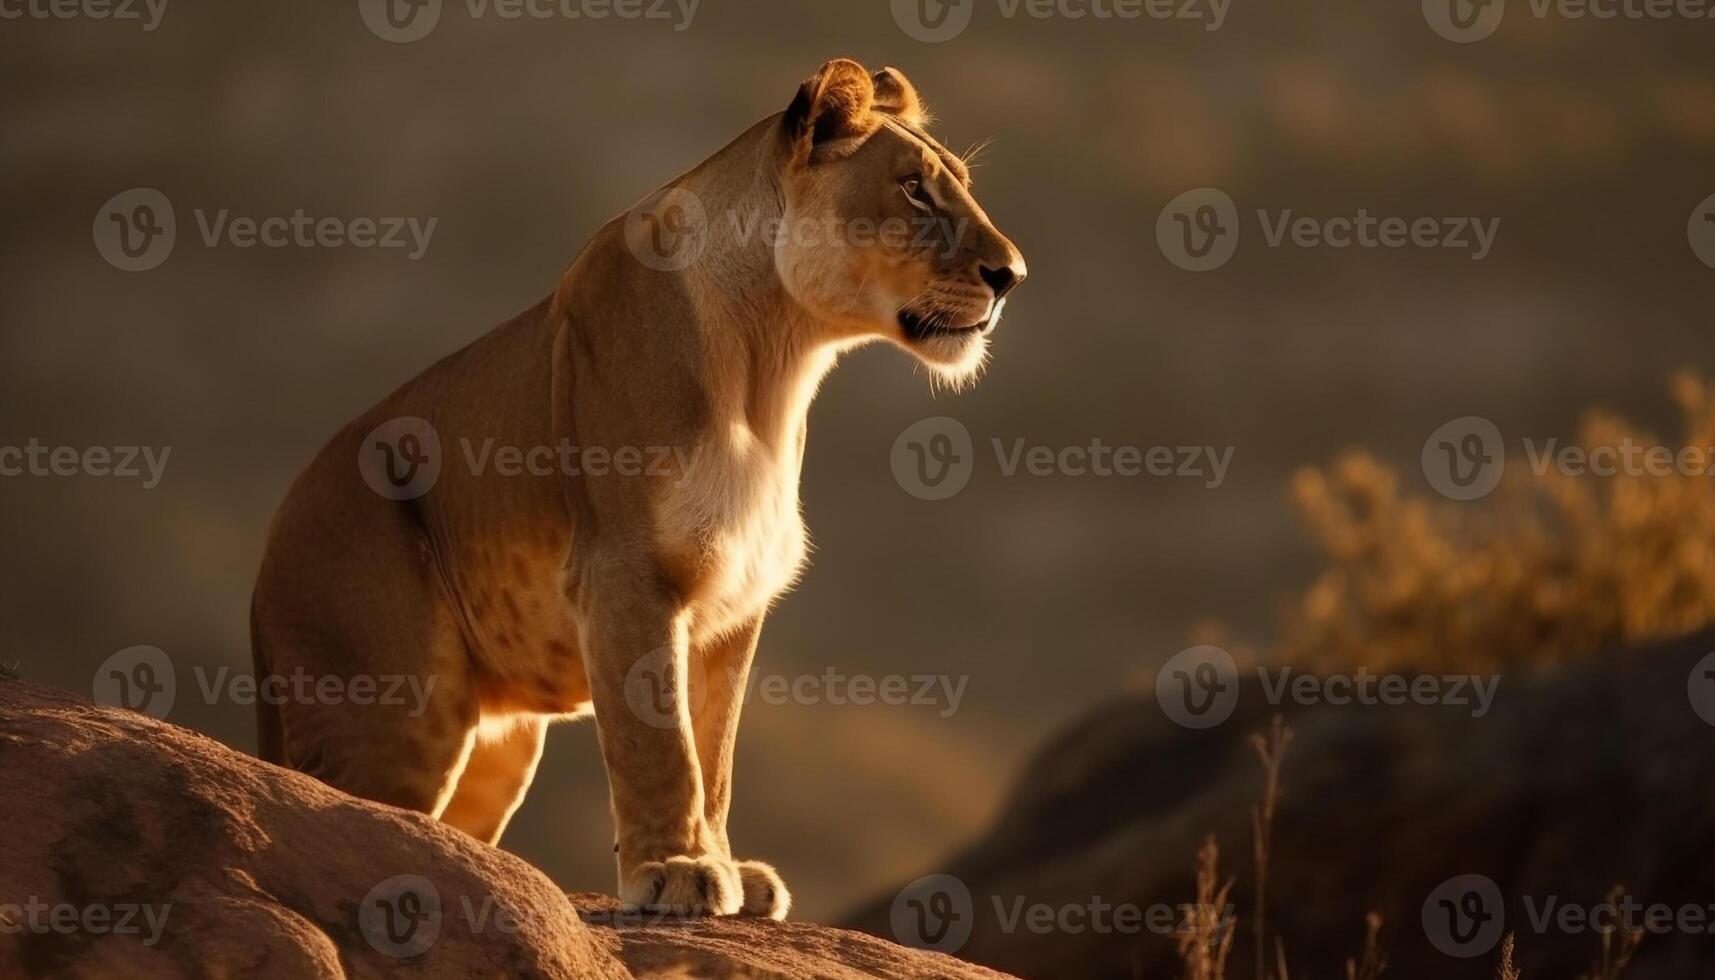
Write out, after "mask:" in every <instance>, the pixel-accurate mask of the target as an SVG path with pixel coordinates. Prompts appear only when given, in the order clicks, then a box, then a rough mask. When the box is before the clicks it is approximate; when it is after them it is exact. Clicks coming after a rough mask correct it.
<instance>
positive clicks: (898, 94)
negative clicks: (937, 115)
mask: <svg viewBox="0 0 1715 980" xmlns="http://www.w3.org/2000/svg"><path fill="white" fill-rule="evenodd" d="M871 81H872V82H873V83H874V85H875V107H876V108H877V109H879V110H880V111H882V112H885V113H888V114H890V115H894V116H897V117H899V120H900V121H901V122H903V123H905V124H906V125H908V126H911V127H913V128H916V129H922V128H923V124H924V122H925V121H926V119H927V117H928V115H929V113H928V110H927V109H925V108H924V107H923V100H922V99H921V98H920V97H919V96H918V95H917V86H915V85H912V84H911V79H909V78H906V77H905V73H904V72H902V71H900V70H899V69H897V68H895V67H893V66H892V65H889V66H887V67H886V68H883V69H882V70H880V71H878V72H876V73H875V77H874V78H873V79H871Z"/></svg>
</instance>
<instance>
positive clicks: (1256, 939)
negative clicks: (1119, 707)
mask: <svg viewBox="0 0 1715 980" xmlns="http://www.w3.org/2000/svg"><path fill="white" fill-rule="evenodd" d="M1291 741H1292V729H1290V728H1288V727H1286V723H1285V721H1284V720H1283V719H1282V718H1281V717H1280V716H1279V715H1276V716H1275V717H1274V719H1273V721H1272V722H1271V723H1270V725H1269V730H1268V733H1267V734H1266V735H1265V734H1256V735H1252V736H1251V744H1252V746H1254V747H1255V748H1256V753H1257V758H1258V760H1260V761H1261V763H1262V769H1263V791H1262V800H1261V802H1259V803H1257V804H1256V805H1253V806H1252V807H1251V857H1252V860H1253V861H1254V868H1253V873H1254V875H1255V882H1256V893H1255V897H1254V901H1255V903H1256V908H1255V909H1254V910H1253V911H1252V913H1251V937H1252V945H1253V946H1254V947H1255V950H1254V952H1255V958H1256V962H1255V967H1254V969H1255V973H1254V974H1253V977H1254V978H1255V980H1292V974H1291V971H1290V969H1289V968H1288V967H1287V962H1286V944H1285V943H1284V942H1282V941H1281V939H1280V937H1278V936H1275V937H1272V938H1273V941H1272V943H1271V942H1270V938H1271V937H1270V931H1269V927H1268V867H1269V861H1270V858H1271V856H1272V854H1273V849H1274V813H1275V808H1276V806H1277V804H1278V803H1279V801H1280V796H1281V782H1280V773H1281V763H1282V761H1283V759H1284V758H1285V756H1286V746H1287V745H1288V744H1290V743H1291ZM1220 853H1221V852H1220V848H1219V846H1218V845H1217V844H1216V843H1215V838H1213V837H1207V838H1204V840H1203V846H1202V847H1201V848H1200V849H1199V850H1198V851H1197V903H1196V905H1195V906H1194V907H1193V909H1192V912H1191V914H1190V915H1189V916H1187V922H1186V928H1185V929H1184V930H1183V931H1181V932H1180V934H1179V959H1180V962H1181V963H1183V964H1184V968H1185V972H1184V978H1185V980H1226V976H1227V972H1226V970H1227V958H1228V954H1229V953H1230V952H1231V951H1232V945H1233V934H1234V932H1235V931H1236V929H1237V925H1238V920H1237V917H1236V916H1234V915H1231V914H1229V913H1228V911H1227V896H1228V894H1229V893H1230V892H1231V891H1232V887H1233V882H1232V880H1231V879H1228V880H1227V882H1226V883H1225V884H1223V885H1220V886H1219V887H1217V886H1216V884H1215V883H1216V882H1217V881H1219V880H1220V873H1219V864H1220ZM1364 923H1365V933H1364V948H1363V952H1362V953H1361V954H1360V955H1359V957H1358V958H1357V959H1355V960H1347V961H1346V978H1347V980H1379V978H1380V977H1381V975H1382V971H1383V970H1385V969H1386V968H1387V959H1386V957H1384V956H1383V955H1382V950H1381V925H1382V919H1381V916H1380V915H1379V914H1378V913H1375V912H1371V913H1370V914H1369V915H1368V916H1366V917H1365V919H1364ZM1271 951H1272V953H1273V954H1274V955H1273V963H1270V962H1269V959H1270V957H1269V953H1270V952H1271Z"/></svg>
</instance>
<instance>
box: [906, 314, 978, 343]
mask: <svg viewBox="0 0 1715 980" xmlns="http://www.w3.org/2000/svg"><path fill="white" fill-rule="evenodd" d="M999 312H1000V311H999V310H998V309H996V310H994V311H993V312H991V313H990V314H989V315H988V317H987V318H986V319H983V320H979V321H977V322H976V323H967V324H965V325H963V326H954V325H952V324H948V323H943V322H941V321H939V320H932V319H929V318H927V317H924V316H921V315H919V314H917V313H913V312H911V311H910V310H900V311H899V325H900V326H901V327H903V328H905V336H907V337H910V338H911V339H912V340H925V339H927V338H929V337H935V336H948V335H953V334H963V333H987V332H988V331H989V330H990V329H992V328H993V327H994V324H995V320H997V319H998V316H997V314H998V313H999Z"/></svg>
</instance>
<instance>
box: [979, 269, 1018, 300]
mask: <svg viewBox="0 0 1715 980" xmlns="http://www.w3.org/2000/svg"><path fill="white" fill-rule="evenodd" d="M977 275H979V276H982V277H983V282H986V283H988V287H989V288H990V289H992V290H994V298H995V299H996V300H997V301H998V300H1000V299H1001V298H1002V297H1004V296H1006V294H1007V293H1010V292H1012V289H1013V287H1014V286H1017V285H1018V284H1019V283H1021V282H1023V281H1024V273H1023V272H1022V271H1019V270H1015V269H1014V268H1013V267H1012V266H1010V265H1003V266H1001V267H1000V268H998V269H991V268H989V267H988V266H986V265H983V266H978V267H977Z"/></svg>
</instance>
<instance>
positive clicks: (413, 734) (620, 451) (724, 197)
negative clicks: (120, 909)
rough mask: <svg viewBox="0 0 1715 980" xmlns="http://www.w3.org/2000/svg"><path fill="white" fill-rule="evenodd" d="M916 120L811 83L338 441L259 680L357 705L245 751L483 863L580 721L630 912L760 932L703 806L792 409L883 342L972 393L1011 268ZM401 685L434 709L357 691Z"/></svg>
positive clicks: (774, 573)
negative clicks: (418, 689)
mask: <svg viewBox="0 0 1715 980" xmlns="http://www.w3.org/2000/svg"><path fill="white" fill-rule="evenodd" d="M924 119H925V117H924V110H923V107H922V104H921V102H920V101H919V99H918V96H917V93H916V91H915V90H914V89H913V87H912V85H911V83H910V82H908V81H907V80H906V79H905V76H904V75H902V74H901V73H899V72H898V71H895V70H894V69H891V68H884V69H882V70H881V71H880V72H877V73H875V74H873V75H872V74H870V72H869V71H867V70H866V69H865V68H864V67H863V66H861V65H859V64H857V63H856V62H853V61H847V60H836V61H830V62H828V63H827V64H826V65H824V66H823V67H822V69H821V70H820V71H819V72H817V73H816V75H815V76H814V77H812V78H811V79H809V80H808V81H806V82H805V83H804V84H803V85H802V87H800V88H799V90H798V93H797V97H796V98H794V99H793V100H792V102H791V105H790V107H789V108H787V109H786V111H785V112H783V113H777V114H775V115H773V116H770V117H769V118H767V119H764V120H763V121H762V122H760V123H758V124H756V125H755V126H752V127H751V128H750V129H749V130H748V131H746V132H745V133H744V134H743V135H741V136H740V137H738V139H736V140H734V141H733V142H732V143H731V144H729V145H728V146H727V147H726V148H725V149H723V150H721V151H720V152H718V153H716V154H715V155H714V156H713V157H711V158H710V159H709V160H707V161H706V162H704V163H703V164H702V165H701V166H699V167H697V168H696V169H694V170H692V171H690V172H689V173H687V174H685V175H684V176H682V177H680V178H678V179H677V180H674V181H672V182H671V183H670V184H669V185H668V186H667V188H664V189H663V191H661V192H657V193H656V194H655V195H652V196H651V197H649V198H646V199H645V200H644V202H643V203H642V204H640V205H638V206H637V207H636V208H634V209H633V211H632V212H631V213H630V214H629V215H628V216H627V217H622V218H616V219H614V220H613V221H610V222H609V223H608V224H607V225H605V226H604V227H603V228H602V229H601V230H600V231H598V232H597V233H596V234H595V237H594V238H593V239H591V240H590V242H589V244H588V245H587V246H586V247H585V248H584V249H583V251H582V253H581V254H580V255H579V256H578V257H577V259H576V260H575V261H573V262H572V264H571V267H570V269H569V270H568V271H567V272H566V273H565V275H564V277H563V278H562V279H561V280H560V282H559V285H558V286H557V288H556V289H555V290H554V292H553V295H551V296H549V297H548V298H547V299H544V300H543V301H541V302H540V303H537V304H536V305H535V306H534V307H532V308H530V309H529V310H527V311H525V312H524V313H522V314H520V315H519V316H517V317H515V318H514V319H512V320H511V321H510V322H507V323H505V324H503V325H501V326H500V327H498V328H497V329H495V330H494V331H492V332H491V333H489V334H487V335H486V336H484V337H482V338H481V339H479V340H477V341H476V342H475V343H473V344H471V345H470V346H468V347H466V348H465V349H463V350H461V351H459V352H458V353H455V354H453V355H451V356H450V357H447V358H445V359H443V360H442V361H440V362H439V363H438V364H435V365H434V366H433V367H431V368H429V369H428V370H427V371H425V372H424V373H423V374H421V375H419V376H418V377H416V378H415V379H413V380H412V381H410V382H408V383H407V384H406V385H405V386H404V387H402V388H400V389H399V390H398V391H396V392H394V393H393V394H391V395H389V396H388V397H387V398H385V399H384V400H382V402H381V403H380V404H378V405H376V406H375V407H374V408H373V409H371V410H370V411H369V412H367V413H365V414H364V415H362V416H361V417H359V418H358V419H356V420H355V421H353V422H352V423H350V424H349V425H347V426H346V427H345V428H344V429H342V430H341V431H340V432H339V434H338V435H336V436H335V437H334V438H333V441H332V442H330V443H329V444H328V445H327V447H326V448H324V449H323V450H322V451H321V453H320V454H319V455H318V456H317V457H316V459H315V460H314V462H312V463H311V464H310V465H309V467H308V468H307V469H306V470H305V471H304V472H303V474H302V475H300V476H299V477H298V479H297V481H296V482H295V483H294V484H293V486H292V488H291V491H290V492H289V493H288V495H287V497H286V500H285V503H284V504H282V505H281V507H280V510H279V512H278V514H277V515H276V516H275V518H274V522H273V525H272V527H271V529H270V532H269V538H268V545H267V552H266V556H265V557H264V559H263V562H262V568H261V572H260V575H259V576H258V579H257V583H256V591H255V596H254V599H253V601H252V607H251V632H252V652H253V656H254V659H255V668H256V673H257V676H258V677H265V676H270V675H284V676H288V677H299V676H306V675H307V676H309V677H314V678H324V677H333V678H338V679H341V680H343V682H344V684H345V686H344V687H342V690H346V691H349V692H351V696H350V697H342V698H316V697H305V698H301V699H286V700H287V701H289V702H290V703H284V704H280V705H278V706H271V705H260V706H259V708H260V710H259V721H260V729H261V731H260V745H261V754H262V755H263V757H264V758H266V759H269V760H271V761H274V762H278V763H281V764H283V765H287V766H292V767H294V768H297V769H301V770H303V771H304V772H307V773H310V774H312V775H314V776H316V777H318V778H320V779H322V780H324V781H326V782H327V783H329V784H331V785H333V786H335V787H337V788H339V789H342V790H345V791H347V792H350V793H353V794H356V795H358V796H362V797H367V798H369V799H372V800H379V801H382V802H385V803H391V804H394V805H397V806H401V807H408V808H410V809H414V810H420V811H422V812H424V813H429V814H433V815H435V816H437V817H439V818H440V819H442V820H444V821H446V822H447V823H449V824H451V825H453V826H454V827H457V828H459V829H461V830H464V831H466V832H468V833H469V834H471V835H472V836H474V837H477V838H480V839H481V840H484V841H487V842H490V843H494V842H496V841H498V840H499V838H500V835H501V831H502V830H503V829H504V828H505V826H506V822H507V820H508V819H509V818H510V817H511V815H512V813H513V811H514V810H515V809H516V808H517V806H518V804H519V802H520V800H521V799H522V797H523V794H524V791H525V789H526V788H527V787H528V786H529V783H530V780H531V777H532V776H533V774H534V772H535V769H536V764H537V761H538V759H539V758H540V756H541V752H542V741H543V734H544V731H545V729H546V728H547V724H548V722H549V721H551V720H554V719H556V718H566V717H574V716H579V715H582V714H586V713H589V712H590V711H592V710H593V711H594V714H595V719H596V727H597V730H598V732H599V736H600V741H601V749H602V754H603V757H604V759H605V761H606V765H607V772H608V780H609V783H610V785H611V787H612V806H613V815H614V823H615V826H616V829H617V833H618V842H617V846H616V847H615V851H616V853H617V854H618V865H619V895H620V898H621V899H622V901H623V902H624V903H626V905H627V906H629V907H635V908H644V909H649V910H654V911H661V912H668V913H676V914H682V915H700V914H714V915H725V914H732V913H736V912H740V911H742V912H745V913H748V914H754V915H762V916H770V917H773V918H782V917H784V916H785V914H786V911H787V908H788V906H789V905H790V902H791V899H790V896H789V894H788V892H787V890H786V887H785V885H784V884H783V883H782V882H781V880H780V877H779V876H778V875H777V874H776V873H775V871H774V869H773V868H771V867H769V866H768V865H766V864H763V863H761V862H757V861H735V860H734V859H733V857H732V851H731V849H730V846H729V844H728V840H727V809H728V804H729V803H730V801H731V796H732V758H733V742H734V738H735V735H736V733H737V730H738V716H739V708H740V702H741V698H742V694H743V690H744V686H745V681H746V677H747V673H748V671H749V667H750V662H751V658H752V655H753V653H754V652H755V650H756V640H757V634H758V632H759V631H760V630H761V628H762V620H763V617H764V616H765V615H766V613H767V611H768V607H769V604H770V603H772V602H773V601H774V599H775V598H776V597H777V596H779V595H780V594H781V593H782V592H783V591H785V590H786V589H787V588H788V587H789V586H790V585H791V584H792V582H793V580H794V578H795V577H796V576H797V574H798V572H799V567H800V566H801V565H802V563H803V561H804V556H805V536H804V528H803V524H802V522H801V520H800V517H799V503H798V475H799V469H800V467H801V465H802V462H803V454H804V430H805V417H806V414H807V412H808V409H809V405H810V400H811V398H812V397H813V396H814V394H815V392H816V388H817V386H818V385H819V383H820V382H821V379H822V377H823V376H824V374H825V373H826V372H827V371H828V370H829V368H831V367H832V366H833V364H834V360H835V358H836V356H837V355H838V354H839V353H840V352H841V351H843V350H845V349H847V348H850V347H853V346H855V345H857V344H860V343H863V342H865V341H867V340H872V339H876V338H882V339H886V340H889V341H892V342H893V343H895V344H898V345H899V346H901V347H903V348H904V349H906V350H908V351H910V352H911V353H912V354H914V355H916V357H917V358H918V359H919V360H920V361H922V362H923V363H924V364H926V365H928V366H929V367H930V368H931V369H932V370H933V371H934V372H936V373H937V374H938V375H940V376H942V377H945V378H947V379H951V380H954V381H963V380H966V379H968V378H970V377H971V376H972V375H973V374H974V373H975V372H976V370H977V369H978V367H979V366H980V364H981V362H982V359H983V357H984V355H985V351H986V348H987V344H988V335H989V333H990V331H991V330H993V329H994V326H995V324H996V323H997V322H998V321H999V319H1000V313H1001V306H1002V304H1003V301H1004V299H1005V297H1006V295H1007V294H1008V293H1009V292H1010V291H1011V290H1012V289H1013V287H1015V286H1016V285H1018V283H1019V282H1020V281H1022V280H1023V279H1024V274H1025V268H1024V260H1023V259H1022V257H1021V256H1020V255H1019V252H1018V249H1016V248H1015V247H1013V244H1012V242H1010V241H1008V240H1007V239H1006V237H1005V236H1003V235H1002V234H1001V233H1000V232H999V231H997V230H995V227H994V226H993V225H992V224H991V223H990V222H989V219H988V217H987V216H986V215H985V214H984V213H983V210H982V208H980V207H978V206H977V203H976V201H975V200H973V199H972V197H971V191H970V176H969V173H968V172H967V170H966V168H965V165H964V164H963V163H962V162H961V161H960V160H959V158H958V157H956V156H954V155H953V154H952V153H949V152H948V151H947V150H946V149H945V148H943V147H942V146H941V145H940V144H939V143H937V142H935V140H933V139H931V138H930V137H929V136H928V135H927V134H926V133H925V132H924V128H923V127H924ZM890 229H891V232H892V233H890ZM693 246H694V247H693ZM684 249H690V252H689V253H686V252H684V251H683V250H684ZM497 447H498V448H497ZM567 447H572V449H571V451H569V452H568V451H567ZM508 450H510V451H511V452H512V453H513V454H514V455H513V456H511V457H507V456H506V455H505V454H506V452H507V451H508ZM491 456H492V458H490V457H491ZM568 456H572V457H574V458H573V460H572V461H573V462H574V463H576V464H578V465H574V466H565V465H562V464H563V463H564V462H565V461H566V458H567V457H568ZM507 458H510V459H511V460H512V461H513V463H514V465H513V466H512V467H510V468H509V467H506V466H503V465H502V464H503V462H504V461H505V460H506V459H507ZM485 459H486V460H488V462H487V463H486V464H483V465H477V462H478V461H479V460H485ZM520 460H522V461H524V462H526V463H527V464H529V465H524V466H523V467H522V470H523V472H520V467H519V466H518V465H516V464H518V463H519V461H520ZM354 464H355V465H354ZM437 469H438V471H439V472H438V477H437V476H436V475H435V471H436V470H437ZM401 676H407V677H411V678H413V679H414V680H418V681H419V682H420V684H422V683H424V682H426V683H432V684H433V687H432V688H430V689H429V692H430V693H429V696H428V697H427V699H426V700H424V701H423V702H422V703H412V702H411V700H410V699H407V698H403V697H395V698H391V699H389V698H387V697H385V696H383V695H384V694H385V692H386V690H387V689H388V684H387V683H386V679H388V678H395V679H396V678H398V677H401ZM359 684H361V685H362V687H363V688H365V689H366V690H365V692H364V693H365V694H366V696H365V697H362V698H359V697H358V693H359ZM360 701H361V702H362V703H359V702H360ZM317 702H322V703H317Z"/></svg>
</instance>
